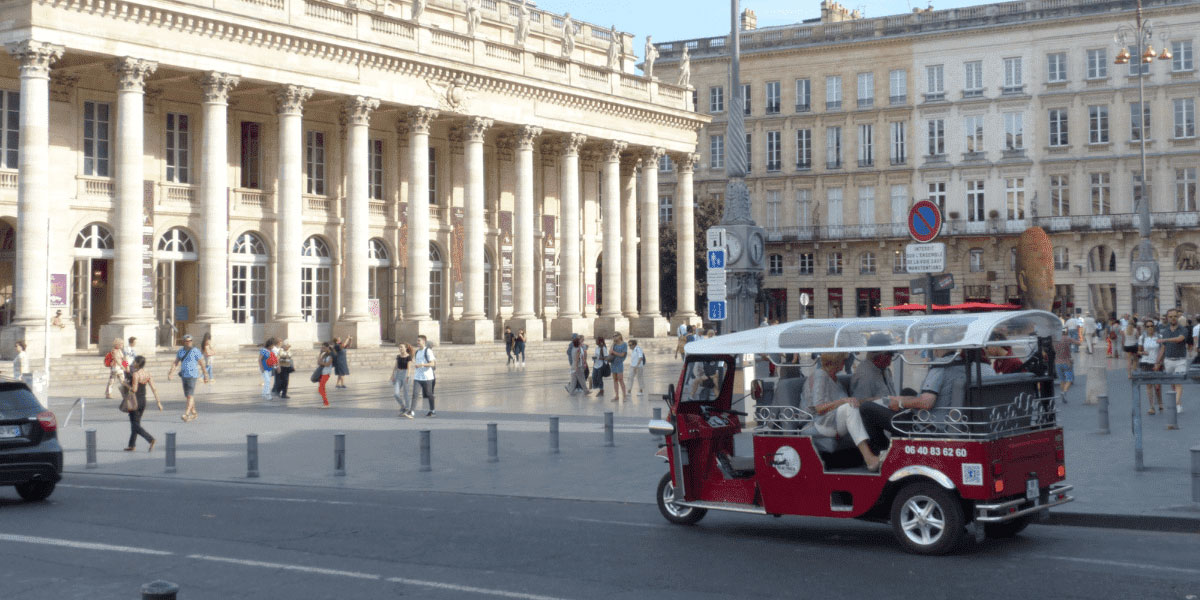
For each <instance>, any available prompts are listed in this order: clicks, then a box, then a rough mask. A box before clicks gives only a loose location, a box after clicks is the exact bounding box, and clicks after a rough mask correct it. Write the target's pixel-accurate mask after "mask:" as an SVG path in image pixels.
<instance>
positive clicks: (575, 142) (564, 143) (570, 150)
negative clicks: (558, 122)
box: [555, 133, 588, 157]
mask: <svg viewBox="0 0 1200 600" xmlns="http://www.w3.org/2000/svg"><path fill="white" fill-rule="evenodd" d="M587 139H588V138H587V136H586V135H583V134H582V133H564V134H562V135H560V136H558V138H557V139H556V140H555V149H556V150H557V152H558V153H559V154H561V155H562V156H566V157H570V156H575V157H578V156H579V150H580V149H581V148H582V147H583V145H584V144H585V143H586V142H587Z"/></svg>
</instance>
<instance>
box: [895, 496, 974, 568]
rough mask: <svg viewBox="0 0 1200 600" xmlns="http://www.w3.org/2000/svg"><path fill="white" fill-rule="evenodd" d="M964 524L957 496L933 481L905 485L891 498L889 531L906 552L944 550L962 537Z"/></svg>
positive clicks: (950, 547)
mask: <svg viewBox="0 0 1200 600" xmlns="http://www.w3.org/2000/svg"><path fill="white" fill-rule="evenodd" d="M965 526H966V522H965V520H964V518H963V509H962V503H961V502H959V500H958V496H956V495H955V494H954V493H952V492H950V491H947V490H946V489H945V488H943V487H941V486H939V485H937V484H934V483H930V482H921V483H912V484H909V485H906V486H904V487H903V488H901V489H900V492H899V493H898V494H896V499H895V500H893V501H892V531H893V532H895V534H896V539H897V540H899V542H900V545H901V546H903V547H904V549H905V550H907V551H909V552H913V553H915V554H945V553H947V552H949V551H950V550H951V549H953V548H954V547H955V546H956V545H957V544H958V542H959V540H960V539H962V534H963V530H964V528H965Z"/></svg>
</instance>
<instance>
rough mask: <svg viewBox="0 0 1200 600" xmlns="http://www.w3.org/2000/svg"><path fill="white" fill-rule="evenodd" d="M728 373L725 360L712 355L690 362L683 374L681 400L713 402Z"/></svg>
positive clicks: (719, 392)
mask: <svg viewBox="0 0 1200 600" xmlns="http://www.w3.org/2000/svg"><path fill="white" fill-rule="evenodd" d="M727 373H728V369H727V365H726V363H725V360H724V359H722V358H720V357H715V356H714V357H712V359H711V360H704V359H703V358H701V359H699V360H695V361H692V362H689V363H688V365H687V372H686V373H684V376H683V390H682V394H680V401H681V402H712V401H715V400H716V399H717V396H719V395H720V394H721V390H722V389H723V387H724V385H725V376H726V375H727Z"/></svg>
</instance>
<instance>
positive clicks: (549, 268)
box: [542, 248, 558, 308]
mask: <svg viewBox="0 0 1200 600" xmlns="http://www.w3.org/2000/svg"><path fill="white" fill-rule="evenodd" d="M543 260H544V261H545V262H544V263H543V267H542V273H543V274H545V286H546V291H545V295H544V297H543V299H542V300H543V304H544V305H545V307H546V308H558V271H557V270H556V269H555V266H554V249H553V248H547V249H546V254H545V255H544V259H543Z"/></svg>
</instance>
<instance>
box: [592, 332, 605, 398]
mask: <svg viewBox="0 0 1200 600" xmlns="http://www.w3.org/2000/svg"><path fill="white" fill-rule="evenodd" d="M607 364H608V346H606V345H605V344H604V338H602V337H597V338H596V348H595V349H593V350H592V389H593V390H595V392H596V396H598V397H600V398H603V397H604V371H603V367H604V366H606V365H607Z"/></svg>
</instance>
